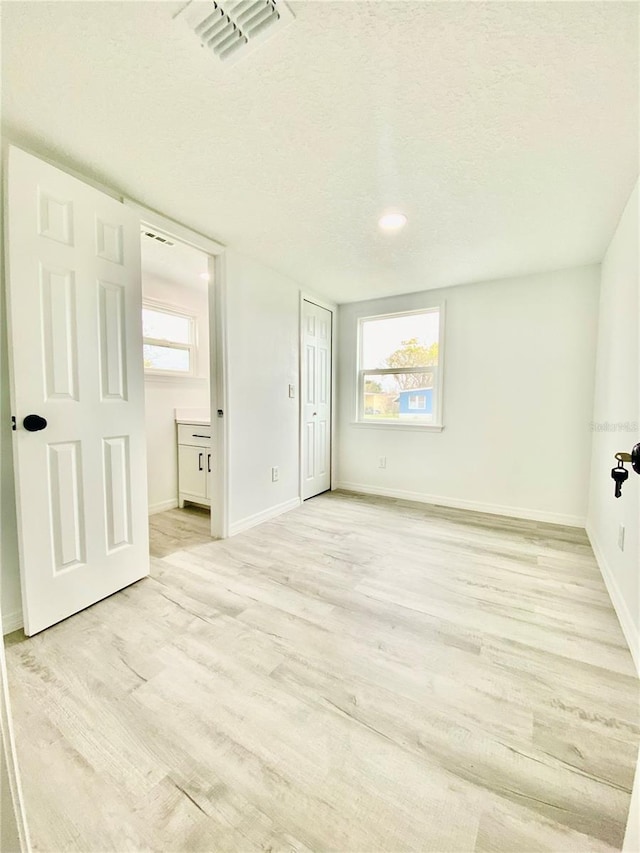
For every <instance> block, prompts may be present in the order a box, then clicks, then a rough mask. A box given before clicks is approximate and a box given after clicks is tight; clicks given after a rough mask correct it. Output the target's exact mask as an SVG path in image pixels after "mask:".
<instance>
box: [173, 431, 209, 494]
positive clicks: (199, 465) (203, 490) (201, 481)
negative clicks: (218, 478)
mask: <svg viewBox="0 0 640 853" xmlns="http://www.w3.org/2000/svg"><path fill="white" fill-rule="evenodd" d="M208 452H209V451H208V449H207V448H206V447H189V446H187V445H186V444H180V445H178V470H179V478H180V482H179V485H178V488H179V491H180V492H181V494H186V495H194V496H197V497H201V498H206V496H207V479H208V477H207V453H208Z"/></svg>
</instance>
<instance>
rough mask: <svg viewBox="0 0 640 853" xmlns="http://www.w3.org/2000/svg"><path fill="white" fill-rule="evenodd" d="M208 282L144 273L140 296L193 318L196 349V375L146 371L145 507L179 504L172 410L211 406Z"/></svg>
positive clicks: (150, 508)
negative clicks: (153, 374)
mask: <svg viewBox="0 0 640 853" xmlns="http://www.w3.org/2000/svg"><path fill="white" fill-rule="evenodd" d="M207 289H208V285H207V284H206V283H205V282H201V283H197V284H195V283H191V284H186V283H182V282H181V283H178V282H174V281H163V280H162V279H160V278H158V276H157V275H151V274H150V273H149V272H148V271H145V270H144V269H143V271H142V295H143V299H154V300H156V301H159V302H162V303H166V304H168V305H172V306H173V307H175V308H177V309H180V310H181V311H184V312H185V313H187V314H193V315H194V316H195V317H196V324H197V336H198V337H197V340H198V353H197V363H196V376H194V377H188V378H187V377H180V376H177V377H173V376H171V377H166V376H151V375H149V374H146V375H145V381H144V395H145V416H146V429H147V482H148V488H149V511H150V512H159V511H162V510H165V509H169V508H170V507H171V506H177V504H178V450H177V443H176V424H175V413H174V410H175V409H176V408H189V409H198V408H203V409H208V408H209V317H208V294H207Z"/></svg>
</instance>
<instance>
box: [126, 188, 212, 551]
mask: <svg viewBox="0 0 640 853" xmlns="http://www.w3.org/2000/svg"><path fill="white" fill-rule="evenodd" d="M133 206H134V207H137V206H136V205H133ZM138 210H139V213H140V220H141V221H140V240H141V273H142V276H141V278H142V333H143V353H142V357H143V363H144V390H145V422H146V445H147V483H148V502H149V517H150V553H151V555H152V556H164V555H166V554H168V553H170V552H171V551H175V550H182V549H183V548H187V547H191V546H193V545H197V544H200V543H202V542H205V541H209V540H210V539H211V538H216V539H219V538H225V537H226V536H227V535H228V533H227V500H226V493H227V489H226V482H227V476H226V470H227V467H226V447H227V441H226V424H225V419H224V413H225V408H226V406H225V399H226V383H225V365H226V358H225V349H224V346H225V334H224V322H223V319H224V318H223V311H224V298H223V293H224V289H223V287H224V280H223V277H224V272H223V269H222V266H221V253H222V251H223V249H222V247H221V246H219V245H218V244H216V243H214V242H213V241H211V240H208V239H207V238H205V237H201V236H200V235H198V234H195V233H193V232H191V231H189V229H186V228H184V227H183V226H181V225H179V224H178V223H174V222H172V221H171V220H168V219H166V218H165V217H162V216H160V215H159V214H155V213H152V212H151V211H147V210H144V209H142V208H138Z"/></svg>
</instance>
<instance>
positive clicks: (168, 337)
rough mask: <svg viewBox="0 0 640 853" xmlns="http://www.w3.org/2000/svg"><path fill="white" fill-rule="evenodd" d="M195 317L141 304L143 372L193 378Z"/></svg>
mask: <svg viewBox="0 0 640 853" xmlns="http://www.w3.org/2000/svg"><path fill="white" fill-rule="evenodd" d="M195 329H196V324H195V317H193V316H191V315H190V314H182V313H181V312H179V311H176V310H175V309H173V308H171V307H169V306H165V305H160V304H157V303H151V302H144V303H143V305H142V337H143V358H144V370H145V373H152V374H158V375H164V376H193V375H194V373H195V353H196V340H195V336H196V335H195Z"/></svg>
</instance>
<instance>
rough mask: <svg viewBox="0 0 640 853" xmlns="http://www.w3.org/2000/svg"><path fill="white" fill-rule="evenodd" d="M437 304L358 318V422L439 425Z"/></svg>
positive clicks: (439, 315) (440, 344)
mask: <svg viewBox="0 0 640 853" xmlns="http://www.w3.org/2000/svg"><path fill="white" fill-rule="evenodd" d="M441 315H442V310H441V308H426V309H424V310H421V311H405V312H403V313H402V314H385V315H381V316H377V317H362V318H361V319H360V321H359V335H358V338H359V355H358V420H359V421H360V422H362V423H380V424H384V423H393V424H411V425H414V426H415V425H422V426H441V414H440V413H441V402H440V401H441V395H442V379H441V357H440V353H441V347H442V340H441V337H442V328H441V326H442V324H441V319H442V317H441Z"/></svg>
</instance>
